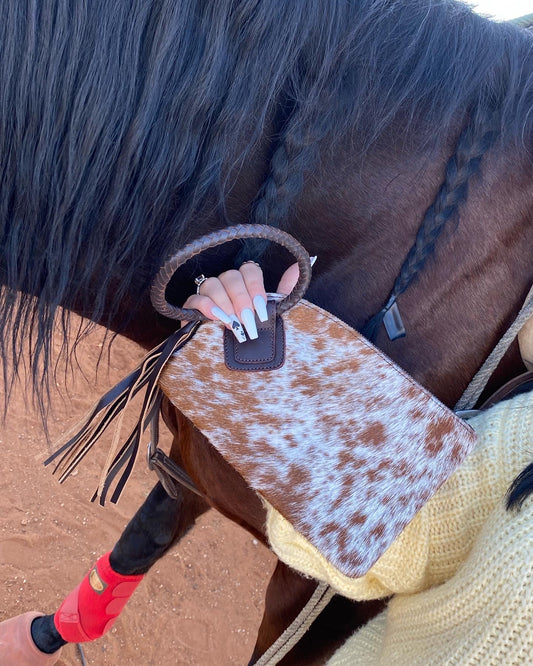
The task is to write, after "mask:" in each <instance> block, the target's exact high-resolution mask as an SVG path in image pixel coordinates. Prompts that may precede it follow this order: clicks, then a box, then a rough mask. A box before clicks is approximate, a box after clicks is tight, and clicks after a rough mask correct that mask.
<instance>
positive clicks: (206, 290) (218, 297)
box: [189, 277, 235, 316]
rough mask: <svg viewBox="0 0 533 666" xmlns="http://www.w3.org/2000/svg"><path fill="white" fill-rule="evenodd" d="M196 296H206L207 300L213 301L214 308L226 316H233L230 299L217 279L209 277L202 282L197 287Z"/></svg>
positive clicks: (233, 311)
mask: <svg viewBox="0 0 533 666" xmlns="http://www.w3.org/2000/svg"><path fill="white" fill-rule="evenodd" d="M198 295H200V296H207V298H209V299H211V301H213V303H214V305H215V306H218V307H219V308H220V309H221V310H222V311H223V312H225V313H226V314H227V315H228V316H231V315H232V314H235V310H234V309H233V303H232V302H231V298H230V297H229V294H228V292H227V290H226V288H225V287H224V285H223V284H222V282H221V281H220V280H219V279H218V278H216V277H210V278H207V279H206V280H204V281H203V282H202V284H201V285H200V286H199V287H198ZM189 298H194V296H191V297H189ZM204 307H205V303H204ZM204 314H205V315H206V316H209V315H208V314H207V313H204Z"/></svg>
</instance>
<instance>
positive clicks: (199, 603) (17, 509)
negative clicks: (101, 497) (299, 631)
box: [0, 332, 275, 666]
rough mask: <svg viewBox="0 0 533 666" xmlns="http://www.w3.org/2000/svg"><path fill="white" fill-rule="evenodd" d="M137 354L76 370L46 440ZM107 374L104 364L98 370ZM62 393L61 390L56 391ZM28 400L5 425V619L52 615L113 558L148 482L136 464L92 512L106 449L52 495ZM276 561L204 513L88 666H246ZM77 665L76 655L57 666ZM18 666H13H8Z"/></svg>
mask: <svg viewBox="0 0 533 666" xmlns="http://www.w3.org/2000/svg"><path fill="white" fill-rule="evenodd" d="M100 349H101V335H100V334H99V333H98V332H97V333H95V334H92V335H91V336H90V337H89V338H88V339H86V340H85V341H84V343H83V345H82V347H81V349H80V353H79V355H78V357H79V362H80V365H81V370H82V371H83V372H84V373H85V375H86V376H87V377H88V378H89V379H90V380H94V375H95V372H94V367H95V362H96V359H97V358H98V354H99V352H100ZM142 353H143V352H142V351H141V350H139V348H138V347H136V345H134V344H132V343H131V342H128V341H123V340H118V341H116V342H115V343H114V344H113V346H112V351H111V367H110V369H109V372H108V371H107V370H106V369H105V368H103V366H102V368H101V369H100V371H99V376H98V381H97V382H96V383H95V381H87V380H86V381H84V380H82V378H81V373H80V372H79V371H77V373H76V375H77V378H76V381H75V382H74V383H73V384H72V386H71V385H70V384H69V389H68V392H69V396H70V397H69V398H63V399H62V400H56V401H55V403H54V411H53V416H52V417H51V418H50V420H49V428H50V434H51V437H50V439H51V441H52V442H53V441H54V439H56V438H57V437H60V436H61V433H64V432H65V431H66V430H67V429H68V428H70V427H71V426H72V425H74V424H75V423H76V422H77V421H78V420H79V419H80V418H81V417H83V415H84V414H85V412H86V411H87V410H88V409H89V408H90V407H91V406H92V404H93V403H94V402H95V401H96V399H97V398H98V397H99V396H100V395H101V393H103V392H104V391H105V390H106V389H107V388H109V387H110V386H111V385H112V384H113V383H115V382H116V381H118V380H119V379H121V378H122V377H123V376H124V375H125V374H127V373H128V372H129V370H131V369H132V368H133V367H134V366H135V365H136V364H137V362H138V360H139V359H140V358H141V356H142ZM103 365H105V364H103ZM58 389H59V390H60V391H61V392H62V393H63V395H64V394H65V387H64V386H58ZM28 402H29V401H28V400H27V399H25V397H24V395H23V392H22V391H18V392H16V393H15V395H14V397H13V400H12V402H11V403H10V409H9V415H8V417H7V422H6V423H4V424H3V425H1V426H0V447H1V450H2V454H3V461H4V462H3V476H2V480H1V493H0V516H1V518H0V529H1V532H0V589H1V590H2V594H1V597H0V598H1V601H2V603H1V605H0V620H3V619H6V618H8V617H11V616H13V615H17V614H19V613H22V612H25V611H27V610H41V611H43V612H46V613H51V612H54V611H55V610H56V609H57V607H58V605H59V603H60V602H61V601H62V599H63V597H64V596H65V595H66V594H67V593H68V592H69V591H70V590H71V589H72V588H73V587H75V586H76V585H77V584H78V582H79V581H80V580H81V578H82V577H83V575H84V574H85V573H86V572H87V571H88V570H89V569H90V567H91V565H92V564H93V562H94V560H95V559H96V558H97V557H98V556H100V555H102V554H103V553H105V552H106V551H108V550H110V549H111V548H112V546H113V544H114V543H115V541H116V540H117V538H118V536H119V534H120V532H121V530H122V529H123V527H124V526H125V524H126V523H127V521H128V520H129V518H130V517H131V516H132V515H133V513H134V512H135V510H136V509H137V508H138V506H139V505H140V504H141V503H142V501H143V499H144V498H145V497H146V495H147V494H148V492H149V491H150V489H151V488H152V486H153V485H154V483H155V475H154V474H153V473H152V472H149V471H148V469H147V468H146V466H145V465H144V464H143V460H142V456H139V460H138V462H137V465H136V468H135V471H134V474H133V476H132V479H131V480H130V481H129V483H128V486H127V487H126V491H125V493H124V495H123V497H122V498H121V500H120V502H119V504H118V505H117V506H114V505H108V506H106V507H105V508H101V507H100V506H95V505H93V504H91V503H90V501H89V499H90V497H91V495H92V492H93V491H94V488H95V486H96V483H97V480H98V477H99V472H100V465H101V464H102V463H103V461H104V452H105V448H100V449H99V450H97V451H93V452H92V453H91V454H89V456H88V458H87V459H86V461H87V462H84V463H83V465H82V468H81V469H80V471H79V473H77V474H76V476H75V477H74V478H72V479H69V480H68V481H67V482H66V483H65V484H64V485H59V484H58V482H57V480H56V478H55V477H52V475H51V471H50V469H49V468H46V469H45V468H44V466H43V464H42V462H43V460H44V459H45V457H46V456H47V454H48V452H49V450H50V449H51V445H49V444H48V443H47V442H46V438H45V436H44V434H43V428H42V426H41V422H40V419H39V417H38V416H37V415H36V413H35V411H34V410H32V409H31V407H29V406H28ZM274 563H275V560H274V557H273V555H272V554H271V553H270V552H268V551H267V550H266V549H265V548H264V547H263V546H262V545H261V544H259V543H257V541H256V540H255V539H254V538H253V537H252V536H251V535H249V534H248V533H246V532H245V531H243V530H242V529H240V528H238V527H236V526H235V525H233V524H232V523H230V522H229V521H227V520H226V519H225V518H223V517H222V516H221V515H220V514H218V513H216V512H215V511H210V512H209V513H208V514H206V515H204V516H203V517H202V518H201V519H200V520H199V521H198V524H197V526H196V527H195V529H194V530H192V531H191V532H190V533H189V534H188V535H187V536H186V537H185V539H184V540H183V541H182V542H181V543H180V544H179V545H178V546H176V547H175V548H174V549H173V550H172V551H171V552H170V553H168V554H167V555H166V556H165V557H164V558H163V559H162V560H161V561H160V562H158V563H157V564H156V565H155V566H154V568H153V569H152V571H151V572H150V573H149V574H148V575H147V577H146V579H145V580H144V581H143V583H142V584H141V586H140V587H139V588H138V589H137V591H136V592H135V594H134V596H133V597H132V599H131V600H130V602H129V603H128V606H127V607H126V609H125V610H124V612H123V613H122V615H121V617H120V618H119V619H118V620H117V622H116V624H115V626H114V627H113V629H112V630H111V631H110V632H109V633H108V634H107V635H106V636H104V637H102V638H101V639H99V640H97V641H95V642H93V643H88V644H85V645H84V650H85V655H86V658H87V661H88V664H90V665H91V666H103V665H108V666H122V665H123V664H128V666H130V665H131V666H137V665H139V666H141V665H142V666H167V665H168V666H215V664H216V665H217V666H220V665H221V664H246V663H247V661H248V658H249V656H250V654H251V651H252V648H253V645H254V642H255V636H256V632H257V627H258V625H259V622H260V619H261V615H262V611H263V597H264V590H265V587H266V584H267V582H268V579H269V577H270V573H271V572H272V570H273V568H274ZM81 663H82V662H81V660H80V658H79V656H78V654H77V650H76V647H75V646H74V645H68V646H66V647H65V648H64V650H63V654H62V658H61V660H60V662H59V664H60V666H78V665H80V664H81ZM13 666H14V665H13Z"/></svg>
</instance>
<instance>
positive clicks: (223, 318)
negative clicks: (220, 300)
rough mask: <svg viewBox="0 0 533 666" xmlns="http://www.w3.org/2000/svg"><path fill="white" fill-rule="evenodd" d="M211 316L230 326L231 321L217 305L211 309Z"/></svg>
mask: <svg viewBox="0 0 533 666" xmlns="http://www.w3.org/2000/svg"><path fill="white" fill-rule="evenodd" d="M211 314H212V315H213V317H216V318H217V319H220V321H221V322H222V323H224V324H228V325H229V324H231V319H230V317H228V315H227V314H226V313H225V312H224V310H222V308H219V307H218V305H215V307H214V308H211Z"/></svg>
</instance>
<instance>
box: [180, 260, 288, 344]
mask: <svg viewBox="0 0 533 666" xmlns="http://www.w3.org/2000/svg"><path fill="white" fill-rule="evenodd" d="M298 275H299V270H298V264H292V266H289V268H288V269H287V270H286V271H285V273H283V275H282V277H281V280H280V282H279V285H278V288H277V291H278V293H280V294H290V293H291V291H292V290H293V288H294V286H295V285H296V282H297V281H298ZM266 301H267V297H266V292H265V286H264V283H263V271H262V270H261V267H260V266H259V264H256V263H255V262H253V261H246V262H245V263H244V264H242V266H241V267H240V268H239V270H229V271H225V272H224V273H221V274H220V275H219V276H218V277H209V278H204V279H203V280H200V281H199V286H198V293H197V294H193V295H192V296H189V298H188V299H187V300H186V301H185V303H184V305H183V307H184V308H193V309H195V310H199V311H200V312H201V313H202V314H204V315H205V316H206V317H207V318H208V319H212V320H215V321H221V322H223V323H224V324H225V326H226V327H227V328H228V329H230V330H231V331H233V333H234V335H235V337H236V338H237V340H238V341H239V342H244V341H245V340H246V333H248V337H249V338H250V340H255V339H256V338H257V325H256V323H255V316H256V315H257V317H258V319H259V321H262V322H263V321H266V320H267V319H268V315H267V308H266ZM245 330H246V333H245Z"/></svg>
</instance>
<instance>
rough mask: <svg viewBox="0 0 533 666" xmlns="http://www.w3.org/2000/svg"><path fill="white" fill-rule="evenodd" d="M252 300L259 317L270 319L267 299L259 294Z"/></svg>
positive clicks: (260, 319) (265, 319)
mask: <svg viewBox="0 0 533 666" xmlns="http://www.w3.org/2000/svg"><path fill="white" fill-rule="evenodd" d="M252 302H253V304H254V308H255V311H256V312H257V316H258V317H259V321H268V312H267V304H266V301H265V299H264V298H263V297H262V296H260V295H259V294H258V295H257V296H254V300H253V301H252Z"/></svg>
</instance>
